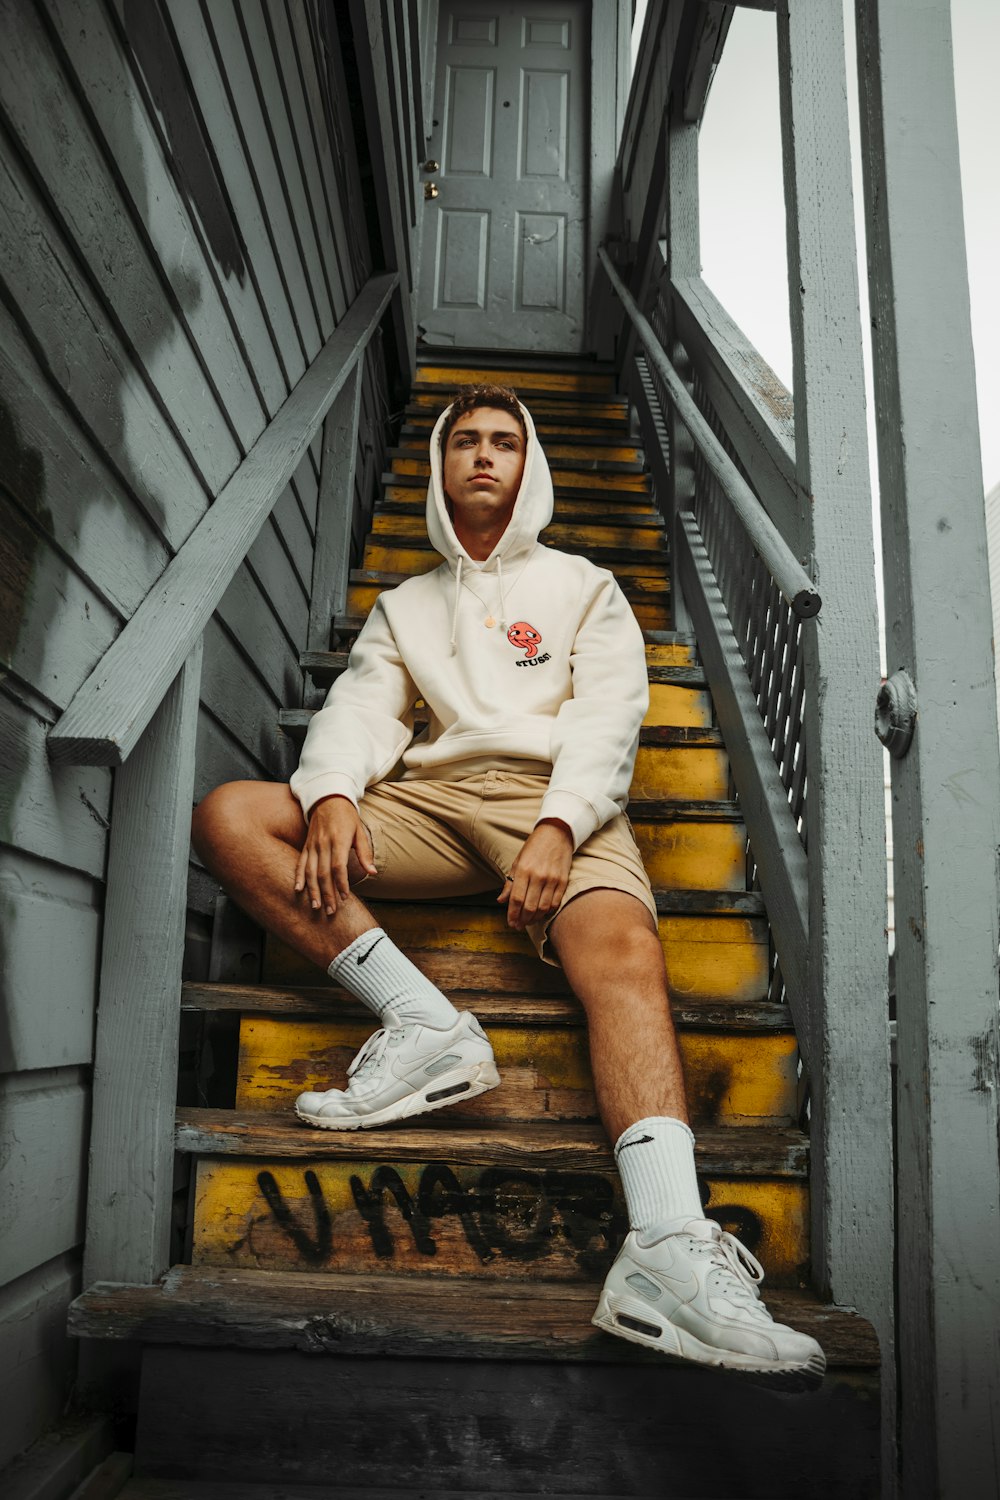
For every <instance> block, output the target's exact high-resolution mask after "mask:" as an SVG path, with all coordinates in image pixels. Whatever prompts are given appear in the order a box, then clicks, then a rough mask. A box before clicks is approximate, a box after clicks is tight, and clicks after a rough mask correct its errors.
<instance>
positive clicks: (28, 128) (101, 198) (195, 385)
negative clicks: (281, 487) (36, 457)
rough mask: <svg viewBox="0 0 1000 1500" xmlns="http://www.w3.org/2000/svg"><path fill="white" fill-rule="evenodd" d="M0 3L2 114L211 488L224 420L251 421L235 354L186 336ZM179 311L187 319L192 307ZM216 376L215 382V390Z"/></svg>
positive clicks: (54, 89) (77, 112) (31, 40)
mask: <svg viewBox="0 0 1000 1500" xmlns="http://www.w3.org/2000/svg"><path fill="white" fill-rule="evenodd" d="M3 10H4V11H5V12H6V14H5V15H4V17H3V21H2V24H3V29H4V33H5V36H6V38H7V45H6V46H5V47H4V49H3V52H2V55H0V90H2V93H3V97H4V110H5V113H6V116H7V120H8V123H9V126H10V128H11V129H12V131H13V132H14V133H15V135H16V136H17V137H18V138H19V139H20V141H21V144H22V147H23V149H24V150H25V152H26V153H27V154H28V156H29V157H31V158H33V164H34V168H35V170H36V171H37V172H38V174H39V176H40V178H41V180H42V181H43V182H44V183H45V185H46V190H47V194H48V195H49V196H50V199H51V211H54V217H55V218H56V221H57V222H58V223H59V225H60V229H61V232H62V234H63V235H65V236H66V237H67V238H68V239H69V241H70V243H71V244H72V245H73V246H74V248H75V250H76V252H77V254H78V255H80V257H81V258H82V260H83V262H84V264H85V266H86V267H87V269H88V271H89V273H90V280H91V284H92V285H93V286H95V287H96V288H97V289H98V291H99V293H100V295H101V298H102V301H103V307H102V313H103V317H102V323H104V324H107V325H109V326H110V327H114V328H115V330H116V333H118V335H119V337H121V338H122V340H123V342H124V343H125V345H126V347H127V349H128V351H129V354H130V357H131V358H132V360H133V361H134V363H135V364H136V366H137V368H138V370H139V371H140V372H141V375H142V377H143V378H144V379H145V380H146V381H147V382H148V384H149V385H150V387H151V388H152V390H153V391H154V392H155V399H156V402H157V405H159V406H160V408H161V411H162V416H161V427H162V425H163V420H164V419H165V420H166V423H168V424H169V425H170V426H171V427H173V428H174V430H175V432H176V434H177V437H178V439H179V441H180V443H181V444H182V445H183V448H184V451H185V452H186V453H187V454H188V455H189V456H190V459H191V461H192V462H193V463H194V464H195V466H196V469H197V474H198V478H199V480H200V482H201V483H202V484H203V486H204V487H205V489H206V490H207V491H208V492H209V493H211V494H215V493H216V492H217V491H218V490H219V489H221V488H222V485H223V484H224V483H225V481H226V480H227V479H228V477H229V475H230V474H231V473H232V472H233V469H234V468H235V467H236V465H237V464H238V462H239V460H240V457H241V448H240V446H239V445H238V443H237V441H236V440H235V438H234V432H233V427H232V426H231V425H230V423H231V420H232V419H233V418H235V420H236V423H237V430H239V431H240V432H241V436H242V439H243V440H244V441H245V442H247V443H249V441H250V440H251V439H252V437H253V436H255V435H256V432H257V431H259V429H260V426H261V418H260V410H259V405H258V402H257V400H256V397H255V395H254V392H253V390H252V387H251V386H250V384H249V381H248V380H247V378H246V372H245V366H244V364H243V361H242V360H241V359H239V358H238V356H237V355H236V351H235V350H233V349H230V350H228V351H227V350H226V349H225V348H223V349H222V350H221V351H220V358H219V360H218V361H217V362H216V364H215V366H214V368H213V369H212V370H211V371H209V370H208V369H207V368H206V367H205V365H204V364H203V363H202V361H201V360H200V359H199V357H198V355H199V353H200V351H199V349H198V344H197V334H196V336H195V338H196V341H195V343H194V347H192V341H191V339H189V337H188V331H187V327H186V319H185V317H184V316H183V315H182V316H178V311H177V308H176V306H174V305H171V302H170V301H169V300H168V299H167V298H166V297H165V296H164V289H163V285H162V281H161V278H160V275H159V274H158V268H157V266H156V265H155V264H154V262H153V259H152V257H151V256H150V253H149V250H148V248H147V242H146V241H145V239H144V237H143V236H142V235H141V234H139V233H138V232H137V227H136V225H135V222H134V220H133V218H132V215H131V214H130V212H129V211H128V207H127V205H125V204H123V202H122V196H121V190H120V187H119V184H118V181H117V180H116V177H115V176H114V174H113V173H112V172H111V170H110V168H109V167H108V166H107V165H106V163H105V159H104V157H103V154H102V153H101V151H100V150H99V149H96V144H97V143H95V141H94V139H93V136H92V134H91V131H90V129H89V122H88V121H87V119H86V117H85V116H84V114H83V111H82V110H81V109H80V106H79V104H78V103H77V101H76V99H75V97H74V94H73V92H72V90H71V89H69V88H67V86H66V79H65V76H64V75H63V74H61V73H60V72H59V71H57V69H56V67H55V65H54V59H53V55H52V49H51V47H50V46H49V45H48V43H47V40H46V38H45V35H44V32H43V30H42V28H41V25H40V22H39V21H38V18H37V16H36V15H34V14H33V13H32V11H30V10H29V11H24V10H23V8H22V7H20V6H17V5H16V4H13V3H12V0H3ZM108 50H110V48H109V49H108ZM187 300H188V301H191V298H190V293H188V296H187ZM181 305H182V306H183V304H181ZM191 315H192V317H193V318H194V319H195V322H196V323H197V322H198V317H199V315H198V312H197V310H196V308H194V307H193V308H192V310H191ZM220 332H221V330H220V329H218V328H216V329H215V330H214V331H213V334H212V335H209V334H208V333H207V331H206V330H205V328H204V325H203V326H202V329H201V337H203V338H205V339H206V342H209V343H212V342H214V343H218V342H219V339H220ZM216 377H218V378H219V379H220V380H221V381H222V382H223V387H224V389H223V392H222V393H220V392H218V391H217V389H216V386H215V379H216Z"/></svg>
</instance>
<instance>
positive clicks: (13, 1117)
mask: <svg viewBox="0 0 1000 1500" xmlns="http://www.w3.org/2000/svg"><path fill="white" fill-rule="evenodd" d="M89 1104H90V1098H89V1089H88V1086H87V1081H86V1076H85V1074H84V1072H83V1070H82V1069H79V1068H67V1069H66V1070H62V1069H52V1070H46V1071H43V1072H41V1073H8V1074H7V1075H6V1076H5V1077H3V1078H0V1202H2V1203H3V1206H4V1211H3V1215H2V1216H0V1286H6V1284H7V1282H9V1281H13V1280H14V1278H15V1277H16V1276H23V1275H24V1273H25V1272H26V1271H30V1270H31V1269H32V1268H33V1267H34V1266H39V1265H41V1264H42V1263H43V1262H44V1261H47V1260H52V1258H53V1257H54V1256H56V1255H61V1254H62V1253H63V1252H64V1251H66V1250H70V1249H72V1247H73V1246H74V1245H78V1244H79V1243H80V1241H81V1239H82V1238H83V1222H84V1201H85V1197H86V1181H87V1116H88V1113H89Z"/></svg>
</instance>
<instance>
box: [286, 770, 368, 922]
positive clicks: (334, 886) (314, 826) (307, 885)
mask: <svg viewBox="0 0 1000 1500" xmlns="http://www.w3.org/2000/svg"><path fill="white" fill-rule="evenodd" d="M352 849H353V850H354V852H355V854H356V855H357V857H358V860H359V862H360V864H361V866H362V868H363V869H365V870H367V872H368V874H369V875H377V874H378V871H377V870H376V868H375V861H374V858H373V856H372V846H371V841H370V840H369V838H368V834H367V832H366V830H365V826H364V824H363V823H362V821H361V818H360V816H359V815H358V810H357V808H356V807H355V806H354V803H353V802H351V801H349V800H348V798H347V797H338V796H334V797H324V798H323V799H322V801H320V802H317V803H316V806H315V807H314V808H313V810H312V813H311V814H310V817H309V828H308V830H307V832H306V841H305V843H304V844H303V846H302V853H301V854H300V855H299V862H298V865H297V866H296V870H295V890H296V893H297V892H299V891H303V890H304V891H307V892H308V894H309V900H310V902H311V903H312V909H313V911H319V910H320V908H321V907H322V909H323V910H324V911H325V912H326V915H327V916H328V917H332V916H333V915H334V914H335V912H336V910H337V903H338V901H346V900H347V898H348V896H349V895H350V894H351V887H350V882H349V881H348V878H347V861H348V859H349V857H350V853H351V850H352Z"/></svg>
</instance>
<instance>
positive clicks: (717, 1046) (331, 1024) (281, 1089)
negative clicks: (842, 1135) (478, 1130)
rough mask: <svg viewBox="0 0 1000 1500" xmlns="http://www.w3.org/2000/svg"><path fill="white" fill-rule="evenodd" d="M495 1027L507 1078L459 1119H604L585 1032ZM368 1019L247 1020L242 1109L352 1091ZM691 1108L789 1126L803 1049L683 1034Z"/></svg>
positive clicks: (767, 1040)
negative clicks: (309, 1092)
mask: <svg viewBox="0 0 1000 1500" xmlns="http://www.w3.org/2000/svg"><path fill="white" fill-rule="evenodd" d="M468 1002H469V1005H470V1008H472V1009H473V1010H475V1011H476V1012H477V1014H478V1015H479V1019H480V1021H481V1022H482V1023H483V1024H484V1025H485V1026H486V1027H487V1031H488V1035H489V1038H490V1042H491V1043H492V1046H493V1052H494V1055H495V1057H496V1060H497V1067H498V1068H499V1070H500V1076H501V1078H502V1080H503V1081H502V1083H501V1086H500V1087H499V1088H496V1089H491V1090H490V1092H489V1093H486V1094H480V1095H479V1097H478V1098H476V1099H471V1100H469V1102H468V1103H467V1104H463V1103H462V1101H461V1100H458V1101H456V1102H455V1103H454V1104H453V1105H451V1106H449V1110H448V1119H449V1122H451V1123H455V1122H457V1121H458V1120H465V1119H470V1120H476V1119H478V1120H530V1121H542V1120H596V1119H597V1104H596V1101H595V1099H594V1089H593V1081H592V1078H591V1073H590V1057H589V1052H588V1046H587V1035H586V1028H585V1025H584V1023H583V1017H582V1015H581V1017H580V1019H579V1023H578V1024H577V1025H575V1026H543V1027H537V1026H526V1025H496V1024H491V1023H490V1021H489V1017H488V1014H487V1013H486V1012H484V1010H483V1009H482V1008H481V1007H478V1006H477V1005H476V1000H475V997H474V996H469V997H468ZM376 1025H377V1023H376V1021H375V1018H374V1017H373V1016H368V1017H367V1018H366V1019H363V1020H353V1019H345V1020H338V1019H337V1017H336V1015H333V1016H332V1017H331V1018H330V1019H329V1020H312V1019H309V1020H304V1019H301V1018H299V1017H275V1016H244V1017H243V1018H242V1021H241V1024H240V1052H239V1064H238V1070H237V1084H236V1108H237V1109H238V1110H266V1111H269V1112H279V1111H285V1112H287V1111H289V1110H291V1109H292V1108H293V1106H294V1103H295V1098H296V1095H298V1094H300V1093H301V1092H302V1091H303V1090H304V1089H328V1088H345V1087H346V1080H347V1068H348V1065H349V1064H350V1062H351V1059H352V1058H353V1057H354V1056H355V1055H356V1054H357V1052H358V1050H359V1048H360V1047H361V1046H362V1044H363V1043H364V1042H365V1041H366V1040H367V1038H368V1037H369V1036H370V1035H371V1033H372V1032H373V1031H374V1030H375V1029H376ZM679 1037H680V1047H681V1054H682V1056H683V1059H684V1074H685V1078H686V1081H687V1091H688V1107H689V1109H690V1110H691V1115H692V1119H693V1120H694V1121H695V1122H696V1123H697V1124H698V1125H725V1126H732V1127H737V1128H738V1127H741V1126H748V1125H749V1126H755V1125H765V1124H771V1125H791V1124H792V1123H793V1122H794V1119H795V1111H796V1091H797V1078H796V1057H797V1051H796V1045H795V1038H794V1036H792V1035H789V1034H788V1033H787V1032H766V1033H759V1032H758V1033H752V1032H742V1031H741V1032H737V1033H724V1032H719V1031H715V1030H712V1031H693V1030H688V1029H684V1030H682V1031H681V1032H680V1033H679Z"/></svg>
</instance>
